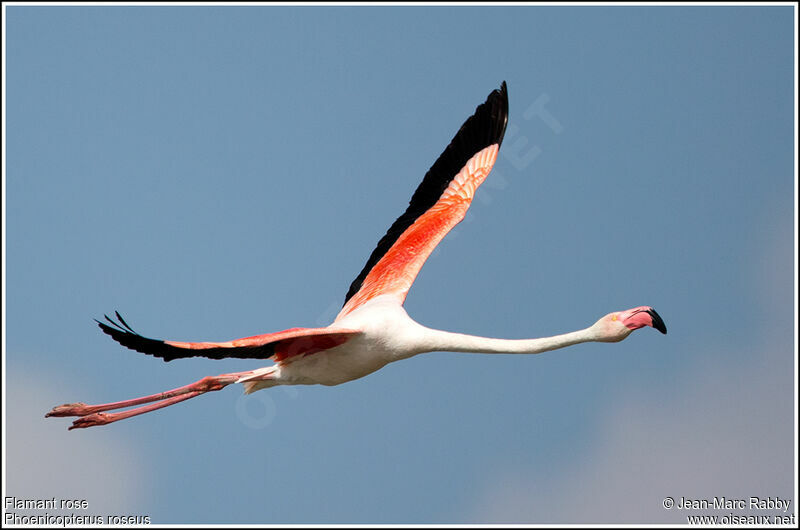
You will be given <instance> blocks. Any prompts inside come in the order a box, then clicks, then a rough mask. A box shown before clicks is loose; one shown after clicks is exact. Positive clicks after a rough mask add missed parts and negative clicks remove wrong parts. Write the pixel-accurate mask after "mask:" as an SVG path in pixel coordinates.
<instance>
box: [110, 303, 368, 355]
mask: <svg viewBox="0 0 800 530" xmlns="http://www.w3.org/2000/svg"><path fill="white" fill-rule="evenodd" d="M116 315H117V320H118V322H115V321H113V320H111V319H110V318H108V316H107V315H105V317H106V320H107V321H108V322H109V323H110V324H111V325H108V324H106V323H104V322H100V321H99V320H95V322H97V324H98V325H99V326H100V329H102V330H103V332H104V333H106V334H108V335H110V336H111V338H112V339H114V340H115V341H117V342H119V343H120V344H122V345H123V346H125V347H127V348H130V349H132V350H136V351H138V352H142V353H146V354H147V355H153V356H154V357H160V358H162V359H164V360H165V361H171V360H173V359H183V358H187V357H207V358H209V359H228V358H236V359H268V358H270V357H272V358H273V360H274V361H276V362H279V361H282V360H284V359H287V358H289V357H293V356H295V355H303V354H309V353H316V352H318V351H322V350H327V349H329V348H333V347H334V346H338V345H340V344H343V343H345V342H347V341H348V340H349V339H350V338H352V337H353V336H354V335H358V334H359V333H361V332H360V331H357V330H353V329H331V328H291V329H286V330H284V331H278V332H277V333H268V334H266V335H255V336H253V337H245V338H243V339H236V340H232V341H228V342H178V341H172V340H158V339H149V338H147V337H143V336H141V335H139V334H138V333H136V332H135V331H133V329H132V328H131V327H130V326H129V325H128V324H127V322H125V320H123V318H122V316H121V315H120V314H119V313H116Z"/></svg>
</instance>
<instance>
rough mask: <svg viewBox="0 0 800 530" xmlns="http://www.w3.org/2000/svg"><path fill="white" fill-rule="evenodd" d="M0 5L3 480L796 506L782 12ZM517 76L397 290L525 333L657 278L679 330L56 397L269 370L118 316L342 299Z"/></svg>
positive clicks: (447, 519)
mask: <svg viewBox="0 0 800 530" xmlns="http://www.w3.org/2000/svg"><path fill="white" fill-rule="evenodd" d="M5 24H6V43H5V44H6V46H5V48H4V49H5V53H6V62H5V67H6V75H7V77H6V90H7V92H6V114H5V118H6V132H7V136H6V157H5V164H6V175H5V177H6V181H5V185H6V196H5V201H6V209H5V216H6V219H5V221H6V240H5V243H6V267H7V268H6V290H5V292H4V295H5V297H6V309H7V312H6V313H5V319H6V333H5V334H4V340H5V346H6V349H5V362H6V370H5V371H4V376H5V383H6V384H5V385H4V392H5V401H4V403H5V407H6V413H7V414H6V418H5V420H6V429H4V433H5V436H6V442H7V443H6V444H5V445H4V448H5V450H6V464H7V465H6V466H5V467H4V473H5V480H6V483H5V486H6V492H5V493H4V495H13V496H17V497H21V498H51V497H56V498H59V499H62V498H70V499H71V498H78V499H86V500H87V501H88V504H89V509H88V510H87V511H86V512H83V513H89V514H97V515H148V516H150V520H151V522H154V523H587V522H594V523H670V522H672V523H682V522H685V521H686V516H687V515H700V514H717V515H727V514H728V513H731V512H730V511H720V512H714V511H713V510H711V511H702V510H695V511H691V512H687V511H685V510H678V509H672V510H667V509H665V508H664V507H663V505H662V503H663V500H664V498H665V497H673V498H675V499H676V501H677V500H678V499H679V498H680V497H687V498H707V499H710V498H713V497H715V496H717V497H720V496H725V497H727V498H749V497H750V496H759V497H762V498H764V497H767V496H770V497H773V498H774V497H776V496H778V497H781V498H784V499H791V500H792V505H791V508H790V510H789V511H788V512H787V513H792V512H795V500H796V498H795V495H796V491H795V489H794V488H795V475H794V473H795V469H796V464H797V463H796V461H795V457H796V453H795V446H794V431H795V426H794V418H795V409H794V403H795V399H794V398H795V390H794V385H795V379H794V377H795V376H794V373H795V368H796V366H795V365H796V361H795V358H794V352H795V345H794V322H795V315H794V298H793V296H794V292H795V287H796V286H795V283H794V252H795V248H794V240H795V234H794V206H795V205H794V197H795V191H796V180H795V176H794V145H795V139H794V121H793V120H794V115H795V108H794V103H793V100H794V86H793V82H794V79H795V72H794V60H795V58H794V55H793V53H794V52H793V49H794V11H793V9H792V8H790V7H780V6H779V7H638V8H636V7H624V8H623V7H614V8H612V7H524V6H516V7H267V6H264V7H258V6H249V7H19V6H16V7H15V6H11V7H8V6H6V18H5ZM503 80H506V81H507V82H508V91H509V99H510V121H509V125H508V131H507V134H506V138H505V142H504V144H503V146H502V149H501V151H500V156H499V158H498V162H497V164H496V166H495V169H494V171H493V172H492V174H491V175H490V176H489V177H488V179H487V181H486V182H485V184H484V185H483V186H482V187H481V189H480V190H479V191H478V193H477V196H476V199H475V201H474V203H473V206H472V208H471V209H470V211H469V213H468V215H467V218H466V219H465V221H464V222H463V223H461V224H460V225H458V226H457V227H456V228H455V229H454V230H453V232H451V234H450V235H449V236H448V237H447V238H445V240H444V241H443V242H442V244H441V245H440V246H439V247H438V248H437V249H436V251H435V252H434V254H433V255H432V256H431V257H430V259H429V260H428V262H427V263H426V265H425V267H424V268H423V269H422V271H421V273H420V275H419V277H418V278H417V280H416V283H415V284H414V286H413V287H412V289H411V291H410V292H409V296H408V298H407V301H406V304H405V307H406V309H407V311H408V313H409V314H410V315H411V317H412V318H414V319H416V320H417V321H419V322H420V323H422V324H424V325H426V326H430V327H436V328H440V329H445V330H449V331H458V332H464V333H470V334H477V335H484V336H493V337H502V338H526V337H537V336H547V335H554V334H558V333H562V332H566V331H571V330H575V329H579V328H583V327H586V326H588V325H590V324H592V323H593V322H594V321H595V320H596V319H597V318H599V317H601V316H602V315H604V314H606V313H608V312H610V311H613V310H621V309H627V308H630V307H635V306H639V305H652V306H653V307H655V308H656V309H657V310H658V312H659V313H660V314H661V316H662V317H663V318H664V320H665V322H666V324H667V327H668V329H669V334H668V335H666V336H662V335H660V334H659V333H657V332H654V331H653V330H650V329H646V330H641V331H638V332H636V333H635V334H633V335H632V336H631V337H630V338H629V339H627V340H626V341H624V342H622V343H619V344H583V345H579V346H574V347H571V348H567V349H564V350H560V351H556V352H549V353H545V354H542V355H538V356H525V355H520V356H514V355H495V356H490V355H468V354H456V353H432V354H427V355H422V356H418V357H416V358H413V359H410V360H406V361H403V362H399V363H394V364H393V365H389V366H387V367H385V368H384V369H382V370H380V371H378V372H376V373H374V374H372V375H370V376H368V377H366V378H364V379H361V380H357V381H354V382H351V383H348V384H346V385H341V386H339V387H330V388H328V387H283V388H274V389H270V390H266V391H260V392H257V393H255V394H253V395H251V396H243V395H242V393H241V389H240V387H233V388H228V389H225V390H224V391H222V392H219V393H214V394H211V395H207V396H203V397H200V398H198V399H194V400H191V401H188V402H186V403H182V404H180V405H176V406H174V407H170V408H167V409H164V410H161V411H158V412H156V413H152V414H147V415H144V416H139V417H137V418H134V419H131V420H127V421H123V422H119V423H115V424H113V425H110V426H107V427H102V428H93V429H88V430H79V431H72V432H68V431H67V427H68V426H69V424H70V422H69V420H67V419H62V418H50V419H47V420H45V419H44V413H45V412H47V411H48V410H49V409H50V408H51V407H52V406H54V405H57V404H61V403H65V402H74V401H84V402H87V403H103V402H108V401H117V400H121V399H126V398H131V397H137V396H140V395H145V394H150V393H154V392H158V391H162V390H166V389H169V388H174V387H176V386H181V385H183V384H187V383H190V382H193V381H195V380H197V379H199V378H201V377H203V376H206V375H216V374H220V373H225V372H230V371H240V370H248V369H252V368H256V367H258V366H262V365H265V364H267V365H268V364H270V363H269V362H264V363H259V362H254V361H241V360H225V361H211V360H207V359H189V360H183V361H177V362H171V363H168V364H167V363H163V362H162V361H160V360H158V359H154V358H152V357H149V356H145V355H142V354H139V353H136V352H134V351H131V350H126V349H124V348H122V347H121V346H119V345H118V344H116V343H114V342H113V341H112V340H110V339H109V337H107V336H105V335H104V334H102V333H101V332H100V330H99V329H98V328H97V326H96V325H95V323H94V322H93V321H92V319H93V318H101V317H102V315H103V314H104V313H109V314H111V313H113V311H114V310H119V311H120V312H121V313H122V314H123V316H125V318H126V320H127V321H128V323H129V324H131V325H132V327H133V328H134V329H136V330H137V331H139V332H140V333H142V334H144V335H147V336H151V337H155V338H165V339H175V340H228V339H232V338H237V337H243V336H249V335H254V334H260V333H267V332H273V331H278V330H281V329H285V328H289V327H296V326H308V327H314V326H324V325H327V324H328V323H329V322H330V321H331V320H332V319H333V317H334V316H335V315H336V313H337V312H338V310H339V308H340V307H341V304H342V302H343V301H344V295H345V293H346V291H347V288H348V287H349V285H350V282H351V281H352V280H353V278H355V276H356V275H357V274H358V272H359V271H360V270H361V267H362V266H363V265H364V263H365V262H366V259H367V257H368V256H369V254H370V253H371V252H372V250H373V248H374V247H375V244H376V243H377V241H378V239H379V238H380V237H381V236H382V235H383V234H384V233H385V231H386V229H387V228H388V227H389V225H390V224H391V223H392V222H393V221H394V220H395V218H396V217H397V216H399V215H400V214H401V213H402V212H403V211H404V209H405V207H406V205H407V204H408V200H409V199H410V197H411V194H412V192H413V191H414V190H415V188H416V186H417V185H418V183H419V182H420V180H421V179H422V177H423V175H424V174H425V172H426V171H427V169H428V168H429V167H430V165H431V164H432V163H433V162H434V161H435V160H436V158H437V157H438V155H439V154H440V153H441V151H442V150H443V149H444V147H445V146H446V145H447V144H448V142H449V141H450V139H451V138H452V136H453V135H454V134H455V132H456V131H457V129H458V127H459V126H460V125H461V123H462V122H463V121H464V120H465V119H466V118H467V117H468V116H469V115H470V114H471V113H472V112H473V111H474V109H475V107H476V106H477V105H478V104H480V103H481V102H483V101H484V100H485V98H486V96H487V95H488V94H489V92H490V91H491V90H493V89H495V88H497V87H498V86H499V85H500V83H501V81H503ZM18 513H22V514H26V515H35V514H37V513H39V512H18ZM52 513H57V514H59V515H65V514H68V513H71V512H70V511H64V512H52ZM734 513H735V514H737V515H746V514H749V513H751V512H748V511H746V510H744V511H735V512H734ZM753 513H755V512H753ZM773 513H774V512H772V511H767V512H759V515H763V514H773Z"/></svg>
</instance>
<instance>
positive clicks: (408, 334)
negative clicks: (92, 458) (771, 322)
mask: <svg viewBox="0 0 800 530" xmlns="http://www.w3.org/2000/svg"><path fill="white" fill-rule="evenodd" d="M507 122H508V93H507V89H506V83H505V82H503V83H502V85H501V87H500V88H499V89H497V90H494V91H492V93H491V94H489V97H488V98H487V99H486V101H485V102H484V103H483V104H481V105H479V106H478V107H477V108H476V109H475V113H474V114H473V115H472V116H471V117H470V118H468V119H467V121H466V122H464V124H463V125H462V126H461V128H460V129H459V130H458V132H457V133H456V135H455V137H454V138H453V140H452V141H451V142H450V145H448V146H447V148H446V149H445V150H444V152H443V153H442V154H441V155H440V156H439V159H438V160H437V161H436V163H434V164H433V166H432V167H431V168H430V170H429V171H428V173H427V174H426V175H425V178H424V179H423V180H422V183H421V184H420V185H419V187H418V188H417V190H416V191H415V192H414V195H413V196H412V197H411V202H410V203H409V206H408V209H407V210H406V211H405V213H403V215H401V216H400V217H399V218H398V219H397V220H396V221H395V222H394V224H393V225H392V226H391V227H390V228H389V230H388V232H386V235H384V236H383V238H382V239H381V240H380V241H379V242H378V246H377V248H376V249H375V250H374V251H373V252H372V255H371V256H370V257H369V259H368V260H367V263H366V265H365V266H364V269H363V270H362V271H361V273H360V274H359V275H358V276H357V277H356V279H355V280H354V281H353V283H352V284H351V285H350V290H349V291H348V292H347V296H346V297H345V303H344V307H343V308H342V310H341V312H340V313H339V314H338V315H337V316H336V319H335V320H334V321H333V323H332V324H330V325H329V326H328V327H325V328H291V329H287V330H284V331H279V332H277V333H268V334H266V335H256V336H253V337H246V338H242V339H236V340H232V341H228V342H178V341H171V340H156V339H149V338H146V337H143V336H141V335H139V334H138V333H136V332H135V331H134V330H133V329H132V328H131V327H130V326H129V325H128V324H127V323H126V322H125V320H123V318H122V316H120V314H119V313H116V317H117V320H116V321H114V320H112V319H110V318H109V317H108V316H106V317H105V318H106V320H107V321H108V323H103V322H100V321H97V323H98V324H99V326H100V328H101V329H102V330H103V331H104V332H105V333H107V334H108V335H110V336H111V338H113V339H114V340H116V341H117V342H119V343H120V344H122V345H123V346H126V347H128V348H131V349H134V350H136V351H139V352H142V353H146V354H148V355H153V356H155V357H160V358H162V359H164V360H165V361H171V360H173V359H182V358H186V357H207V358H209V359H225V358H229V357H235V358H239V359H271V360H273V361H274V364H273V365H271V366H267V367H264V368H258V369H256V370H250V371H246V372H235V373H228V374H222V375H218V376H215V377H205V378H203V379H201V380H199V381H196V382H194V383H192V384H190V385H186V386H182V387H180V388H176V389H173V390H169V391H166V392H161V393H159V394H153V395H150V396H145V397H141V398H137V399H130V400H126V401H119V402H116V403H106V404H102V405H86V404H84V403H72V404H66V405H60V406H57V407H55V408H53V410H51V411H50V412H49V413H48V414H47V416H79V418H78V419H77V420H75V421H74V422H73V424H72V426H71V427H70V429H75V428H84V427H92V426H95V425H105V424H108V423H112V422H115V421H119V420H121V419H125V418H130V417H133V416H138V415H140V414H144V413H146V412H150V411H153V410H156V409H160V408H163V407H167V406H170V405H174V404H175V403H178V402H181V401H185V400H187V399H191V398H193V397H196V396H199V395H200V394H204V393H206V392H210V391H214V390H220V389H222V388H224V387H225V386H227V385H230V384H232V383H242V384H243V385H244V391H245V393H248V394H249V393H251V392H255V391H256V390H261V389H262V388H269V387H272V386H275V385H311V384H321V385H339V384H341V383H346V382H347V381H352V380H354V379H358V378H360V377H364V376H365V375H368V374H371V373H372V372H374V371H376V370H378V369H380V368H382V367H383V366H385V365H386V364H388V363H390V362H393V361H399V360H401V359H408V358H409V357H412V356H414V355H418V354H420V353H425V352H433V351H452V352H471V353H541V352H545V351H549V350H555V349H558V348H563V347H565V346H571V345H573V344H578V343H582V342H589V341H597V342H618V341H621V340H622V339H624V338H626V337H627V336H628V335H630V334H631V332H632V331H633V330H635V329H639V328H641V327H644V326H651V327H653V328H655V329H657V330H659V331H660V332H661V333H666V332H667V328H666V326H665V325H664V321H663V320H662V319H661V317H660V316H659V315H658V313H656V311H655V310H654V309H653V308H652V307H648V306H641V307H635V308H633V309H628V310H626V311H614V312H612V313H609V314H607V315H605V316H604V317H602V318H601V319H600V320H598V321H597V322H595V323H594V324H592V325H591V326H589V327H587V328H585V329H582V330H579V331H573V332H570V333H565V334H562V335H556V336H553V337H545V338H537V339H524V340H504V339H494V338H485V337H476V336H471V335H464V334H460V333H450V332H446V331H439V330H435V329H430V328H427V327H424V326H422V325H420V324H418V323H417V322H415V321H414V320H412V319H411V318H410V317H409V316H408V314H407V313H406V311H405V310H404V309H403V302H404V301H405V298H406V294H407V293H408V290H409V288H410V287H411V284H412V283H413V282H414V279H415V278H416V276H417V273H419V270H420V268H421V267H422V265H423V263H425V260H426V259H427V258H428V256H429V255H430V253H431V252H432V251H433V249H434V248H435V247H436V245H437V244H438V243H439V241H441V240H442V238H443V237H444V236H445V235H446V234H447V233H448V232H449V231H450V230H451V229H452V228H453V227H454V226H455V225H456V224H458V223H459V222H460V221H461V220H462V219H463V218H464V215H465V214H466V212H467V209H468V208H469V206H470V203H471V202H472V198H473V196H474V194H475V190H476V189H477V188H478V186H480V185H481V183H482V182H483V181H484V179H485V178H486V176H487V175H488V174H489V172H490V171H491V169H492V166H493V165H494V163H495V160H496V159H497V152H498V150H499V149H500V144H501V143H502V141H503V135H504V134H505V129H506V124H507ZM148 403H149V404H148ZM136 406H138V407H137V408H133V409H131V410H127V411H123V412H116V413H106V412H105V411H108V410H115V409H121V408H128V407H136Z"/></svg>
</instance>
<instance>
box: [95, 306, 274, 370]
mask: <svg viewBox="0 0 800 530" xmlns="http://www.w3.org/2000/svg"><path fill="white" fill-rule="evenodd" d="M115 314H116V315H117V320H119V322H114V321H113V320H111V319H110V318H109V317H108V315H103V316H105V317H106V320H108V321H109V322H110V323H111V326H109V325H108V324H105V323H104V322H100V321H99V320H97V319H95V322H97V325H98V326H100V329H102V330H103V333H105V334H106V335H109V336H111V338H112V339H114V340H115V341H117V342H119V343H120V344H122V345H123V346H125V347H126V348H130V349H132V350H136V351H138V352H141V353H146V354H147V355H152V356H154V357H159V358H161V359H164V361H166V362H169V361H172V360H174V359H186V358H189V357H205V358H207V359H230V358H235V359H268V358H269V357H271V356H272V355H273V354H274V353H275V344H274V343H272V344H263V345H259V346H237V347H235V348H224V347H221V346H219V347H213V348H204V349H190V348H179V347H177V346H172V345H170V344H167V343H166V342H164V341H163V340H158V339H149V338H147V337H143V336H141V335H139V334H138V333H136V332H135V331H133V328H131V327H130V326H129V325H128V323H127V322H125V320H124V319H123V318H122V315H120V314H119V313H117V312H116V311H115Z"/></svg>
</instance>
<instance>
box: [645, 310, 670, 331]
mask: <svg viewBox="0 0 800 530" xmlns="http://www.w3.org/2000/svg"><path fill="white" fill-rule="evenodd" d="M647 314H648V315H650V318H652V319H653V327H654V328H655V329H657V330H658V331H660V332H661V333H663V334H664V335H666V334H667V325H666V324H664V320H663V319H662V318H661V315H659V314H658V313H656V310H655V309H653V308H652V307H651V308H650V309H648V310H647Z"/></svg>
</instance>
